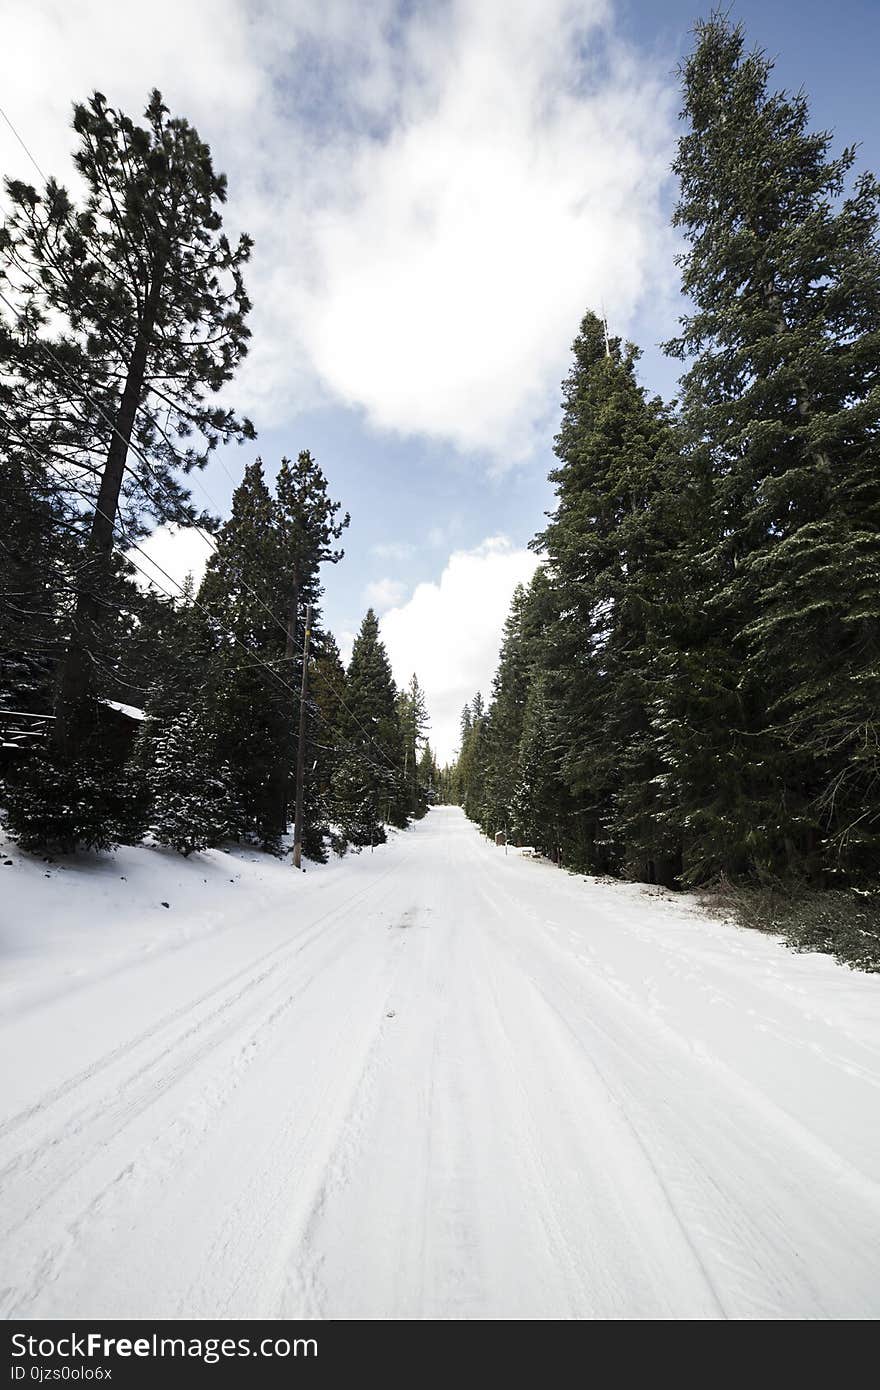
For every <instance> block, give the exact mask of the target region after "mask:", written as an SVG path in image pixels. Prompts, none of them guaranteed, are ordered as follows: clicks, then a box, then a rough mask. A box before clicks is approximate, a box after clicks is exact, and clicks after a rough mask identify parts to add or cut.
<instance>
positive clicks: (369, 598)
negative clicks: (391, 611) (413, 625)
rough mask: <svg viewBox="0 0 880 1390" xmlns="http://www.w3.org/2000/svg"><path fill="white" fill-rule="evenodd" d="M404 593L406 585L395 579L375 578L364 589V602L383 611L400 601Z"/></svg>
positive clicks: (369, 606) (380, 611) (379, 611)
mask: <svg viewBox="0 0 880 1390" xmlns="http://www.w3.org/2000/svg"><path fill="white" fill-rule="evenodd" d="M405 593H406V585H405V584H401V583H400V581H399V580H397V579H375V580H374V581H373V582H372V584H368V585H367V586H366V588H365V589H364V595H363V597H364V603H365V604H366V606H367V607H368V608H375V609H376V611H377V612H378V613H384V612H385V610H386V609H387V608H394V607H395V605H396V604H398V603H400V602H401V600H402V599H403V596H404V594H405Z"/></svg>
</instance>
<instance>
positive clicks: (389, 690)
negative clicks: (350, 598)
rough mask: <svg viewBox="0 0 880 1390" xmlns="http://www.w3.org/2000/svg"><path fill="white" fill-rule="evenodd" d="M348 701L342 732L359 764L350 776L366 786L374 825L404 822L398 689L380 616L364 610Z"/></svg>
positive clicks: (351, 665) (354, 650)
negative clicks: (384, 822)
mask: <svg viewBox="0 0 880 1390" xmlns="http://www.w3.org/2000/svg"><path fill="white" fill-rule="evenodd" d="M345 700H346V707H345V709H344V710H343V711H342V716H341V732H342V735H343V738H344V740H345V742H346V744H347V746H348V756H349V760H351V759H353V760H354V762H355V763H356V764H357V768H356V773H355V774H354V775H353V776H352V777H351V778H350V779H349V780H350V781H351V782H352V783H354V784H357V786H365V787H366V789H367V791H366V798H367V801H368V804H369V806H370V808H371V814H372V816H373V819H374V822H375V825H376V826H377V827H378V826H379V825H380V824H381V822H383V821H390V823H391V824H392V825H398V826H402V825H405V824H406V819H407V811H406V788H405V785H404V780H403V751H404V750H403V738H402V735H401V731H400V722H399V717H398V709H397V690H396V687H395V684H394V678H393V676H392V674H391V663H390V661H389V660H388V653H387V651H386V650H385V644H384V643H383V641H382V639H381V637H380V636H379V620H378V618H377V617H376V614H375V613H374V611H373V609H372V608H369V609H368V610H367V613H366V615H365V617H364V620H363V622H362V623H361V627H360V631H359V632H358V635H357V637H356V638H355V641H354V646H353V648H352V653H351V661H350V662H349V666H348V673H347V680H346V695H345Z"/></svg>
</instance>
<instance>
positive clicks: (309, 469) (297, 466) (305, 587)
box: [273, 450, 350, 857]
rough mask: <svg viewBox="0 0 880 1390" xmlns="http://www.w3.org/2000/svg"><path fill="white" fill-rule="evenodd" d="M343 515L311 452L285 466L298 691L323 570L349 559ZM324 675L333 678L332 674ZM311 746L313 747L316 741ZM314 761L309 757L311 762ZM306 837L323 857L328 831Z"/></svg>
mask: <svg viewBox="0 0 880 1390" xmlns="http://www.w3.org/2000/svg"><path fill="white" fill-rule="evenodd" d="M340 510H341V507H340V503H338V502H334V501H332V500H331V498H330V497H329V496H328V493H327V479H326V478H325V476H324V474H323V472H322V471H321V469H320V467H319V466H318V464H317V463H316V462H315V460H314V459H313V458H312V456H311V454H310V453H309V452H308V450H303V451H302V452H301V453H300V454H299V455H298V456H297V459H296V462H295V463H291V461H290V459H287V458H284V459H282V460H281V467H280V469H279V470H278V477H277V479H276V483H275V505H274V513H273V515H274V522H275V528H276V533H277V541H278V552H279V553H278V561H277V563H278V574H279V583H280V584H281V585H282V586H283V588H284V590H285V591H286V593H285V597H286V607H287V612H286V623H287V641H286V643H285V648H284V669H285V676H286V679H287V680H288V681H289V682H290V683H291V684H292V685H295V686H297V688H298V687H299V680H300V675H301V667H302V658H301V629H302V625H303V614H304V612H305V605H306V604H310V605H311V608H312V617H311V628H312V632H313V633H314V634H315V640H316V642H318V641H319V637H320V627H321V622H320V608H319V601H320V598H321V595H322V593H323V588H322V587H321V583H320V568H321V566H322V565H324V564H331V565H337V564H338V563H339V561H340V560H341V559H342V558H343V556H344V553H345V552H344V551H342V550H340V549H337V548H335V543H336V542H337V541H338V540H339V539H340V537H341V536H342V533H343V531H344V530H345V529H346V527H347V526H348V524H349V521H350V517H349V514H348V512H346V513H345V515H344V516H343V517H341V518H339V512H340ZM331 640H332V639H331ZM334 646H335V644H334ZM337 655H338V652H337ZM325 674H329V668H328V671H327V672H326V673H325ZM311 741H312V742H314V741H315V740H314V738H312V740H311ZM318 741H319V742H320V739H319V740H318ZM309 756H310V755H309V754H308V753H307V754H306V757H307V758H308V757H309ZM294 761H295V743H294ZM286 767H287V758H286V756H285V758H284V759H283V762H282V771H281V774H280V775H281V780H282V783H283V786H284V792H283V797H282V800H283V803H284V811H283V829H285V830H286V828H287V823H288V821H289V820H290V819H291V816H290V806H289V804H288V803H289V802H290V801H291V785H290V784H291V779H290V778H288V777H287V776H286ZM306 790H307V797H308V802H309V806H310V807H313V808H315V811H316V814H317V804H318V803H317V800H316V798H315V796H314V794H313V793H312V792H311V791H309V790H308V789H306ZM304 837H305V841H306V842H307V844H308V846H309V848H310V850H311V851H312V854H310V857H313V856H314V854H315V853H318V854H320V855H321V856H323V849H322V848H321V846H322V843H323V831H322V830H321V828H320V827H319V826H318V824H317V822H316V821H315V819H314V817H313V816H312V815H311V814H308V815H307V816H306V822H305V825H304ZM307 852H308V851H307Z"/></svg>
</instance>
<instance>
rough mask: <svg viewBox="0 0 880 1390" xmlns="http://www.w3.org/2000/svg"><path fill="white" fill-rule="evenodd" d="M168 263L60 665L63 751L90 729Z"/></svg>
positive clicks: (131, 379)
mask: <svg viewBox="0 0 880 1390" xmlns="http://www.w3.org/2000/svg"><path fill="white" fill-rule="evenodd" d="M163 275H164V265H160V266H159V267H158V268H157V271H156V276H155V279H154V281H153V285H152V287H151V289H150V293H149V295H148V296H147V302H146V304H145V306H144V316H143V318H142V320H141V324H140V327H139V330H138V336H137V339H136V340H135V345H134V351H133V352H132V354H131V360H130V362H129V364H128V372H127V375H126V378H125V389H124V390H123V392H122V400H121V401H120V403H119V410H118V411H117V413H116V419H115V421H114V429H113V433H112V435H111V437H110V447H109V449H108V450H107V462H106V464H105V465H104V472H103V475H102V477H101V486H100V488H99V490H98V500H97V502H96V504H95V511H94V515H93V517H92V526H91V532H90V534H89V539H88V542H87V546H86V559H87V563H86V566H85V569H84V571H83V581H82V587H81V588H80V590H79V592H78V594H77V599H76V606H75V608H74V613H73V621H72V623H71V631H70V639H69V641H68V645H67V651H66V653H65V656H64V660H63V662H62V664H61V673H60V676H59V681H58V694H57V697H56V701H55V725H54V729H53V741H54V743H55V746H56V747H57V748H59V749H61V750H62V751H63V752H67V753H69V752H71V751H72V748H73V746H74V743H75V742H77V741H78V739H77V735H78V734H79V733H80V732H83V731H84V727H83V726H84V724H85V725H86V727H87V709H88V707H89V705H90V701H89V695H90V689H89V687H90V684H91V673H92V660H93V657H92V651H93V647H94V643H95V639H96V636H97V633H98V629H99V627H100V624H101V618H102V608H103V605H102V603H101V600H100V597H99V590H100V589H101V588H102V587H104V585H103V581H105V580H106V577H107V574H108V570H109V563H110V558H111V556H112V553H113V531H114V527H115V524H116V511H117V508H118V506H119V494H120V492H121V490H122V480H123V478H124V477H125V464H126V460H127V458H128V450H129V447H130V445H131V436H132V432H133V430H134V422H135V417H136V415H137V410H138V406H139V405H140V403H141V395H142V392H143V389H144V377H145V375H146V369H147V353H148V351H149V345H150V337H151V334H152V332H153V327H154V325H155V322H156V313H157V310H158V306H159V295H160V293H161V290H162V279H163ZM91 713H92V718H91V721H88V722H91V724H92V725H93V727H97V715H96V711H95V710H94V709H92V711H91Z"/></svg>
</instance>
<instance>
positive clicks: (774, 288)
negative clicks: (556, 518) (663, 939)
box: [669, 15, 880, 877]
mask: <svg viewBox="0 0 880 1390" xmlns="http://www.w3.org/2000/svg"><path fill="white" fill-rule="evenodd" d="M696 35H697V42H696V46H695V49H694V51H693V53H692V54H691V55H690V57H689V58H688V60H687V62H686V63H685V65H684V67H683V70H682V85H683V91H684V110H683V116H684V117H685V119H686V120H687V123H688V129H687V132H686V134H685V135H684V136H683V137H682V139H681V141H680V143H679V152H678V158H677V160H676V163H675V171H676V173H677V174H678V176H679V179H680V181H681V198H680V202H679V204H678V208H677V210H676V214H675V221H676V223H677V224H678V225H679V226H680V227H681V228H683V230H684V234H685V236H686V238H687V240H688V243H689V248H688V250H687V251H686V253H685V254H684V256H683V257H682V269H683V278H682V283H683V289H684V291H685V293H686V294H687V295H688V296H689V298H690V299H691V301H692V302H693V304H694V312H693V313H691V314H689V315H688V316H686V317H685V318H684V319H683V321H682V332H681V335H680V337H679V338H678V339H676V340H675V341H674V342H673V343H671V344H670V345H669V347H670V350H671V351H673V352H674V353H676V354H677V355H679V356H682V357H687V356H688V355H689V354H695V360H694V361H693V365H692V366H691V367H690V368H689V370H688V372H687V374H686V376H685V377H684V380H683V393H682V408H683V417H684V422H685V425H686V428H687V432H688V436H689V439H690V442H691V446H692V448H693V449H694V450H698V449H700V448H703V449H705V450H706V453H707V457H708V459H709V464H710V468H711V476H712V483H713V489H712V521H713V530H714V534H715V538H716V540H715V546H714V553H713V555H712V557H711V565H710V569H711V571H712V572H714V576H715V582H714V585H713V589H712V592H711V593H710V595H709V609H710V612H711V616H712V620H713V623H714V626H715V628H716V631H717V633H718V634H719V637H720V641H719V646H721V647H723V648H724V649H726V651H727V652H728V653H729V657H728V660H727V661H726V663H724V664H723V665H721V666H720V668H719V669H718V670H717V674H715V673H711V672H710V673H709V675H708V677H707V681H706V684H705V685H704V686H703V687H702V689H706V688H708V689H709V690H712V689H713V687H715V691H714V693H715V696H716V707H720V709H721V710H722V711H723V723H722V722H721V721H720V720H718V718H717V716H716V720H715V725H714V736H713V738H712V740H711V741H710V744H709V746H708V748H705V749H704V753H703V761H704V769H703V772H702V775H701V776H699V777H698V778H696V779H693V778H688V777H686V778H685V781H684V785H683V794H684V797H685V803H686V804H685V808H684V809H685V813H686V814H687V813H689V812H692V811H693V812H694V813H696V812H697V811H698V805H697V803H698V802H699V800H700V795H701V790H702V784H704V783H705V781H706V780H707V777H706V771H705V765H706V764H708V768H709V778H710V779H711V781H713V782H714V784H715V785H716V786H720V787H724V788H725V789H726V800H725V803H724V804H723V805H721V804H716V806H715V808H714V814H713V815H712V816H711V817H709V819H708V822H707V823H706V824H705V825H704V833H703V836H702V846H701V848H700V853H699V855H698V858H697V864H696V866H695V867H696V869H697V870H698V871H699V870H701V869H702V870H703V871H708V870H709V869H710V868H711V867H713V866H714V867H718V866H724V867H730V868H732V869H733V870H737V869H739V870H743V869H751V870H753V871H756V870H757V871H763V872H770V873H807V874H808V875H811V876H814V877H822V876H823V875H824V876H826V877H827V876H828V875H830V874H833V873H838V872H855V873H858V872H860V871H861V872H874V873H876V870H877V868H878V865H880V809H878V789H880V761H878V755H877V749H878V747H880V738H878V726H877V711H878V709H880V590H878V586H877V583H876V575H877V573H878V570H880V454H878V442H877V441H878V424H880V395H878V389H877V343H878V335H880V250H878V240H877V225H878V199H880V188H878V184H877V182H876V180H875V179H874V178H873V176H872V175H871V174H867V173H863V174H861V175H859V176H857V177H856V176H854V173H853V166H854V160H855V152H854V149H848V150H845V151H844V152H843V154H842V155H840V156H839V157H838V158H832V157H831V154H830V150H831V143H832V141H831V136H830V135H829V134H828V133H826V132H819V133H811V132H810V131H809V129H808V107H807V100H806V97H805V96H804V95H803V93H799V94H797V95H795V96H791V95H789V94H787V93H785V92H773V91H771V90H770V89H769V87H768V83H769V78H770V73H771V68H772V64H771V63H770V62H769V60H768V59H767V58H766V57H765V56H764V54H762V53H761V52H758V51H755V52H751V53H747V52H746V51H745V41H744V36H743V32H742V29H741V28H740V27H738V26H733V25H731V24H730V23H729V22H728V21H727V20H726V19H725V18H724V17H722V16H720V15H715V16H713V17H712V18H711V19H710V20H709V21H707V22H704V23H701V24H700V25H698V26H697V31H696ZM700 689H701V687H700V686H698V687H697V697H696V698H697V700H698V701H703V700H704V699H705V697H704V696H703V695H701V694H700ZM719 696H720V701H719V698H718V697H719Z"/></svg>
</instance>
